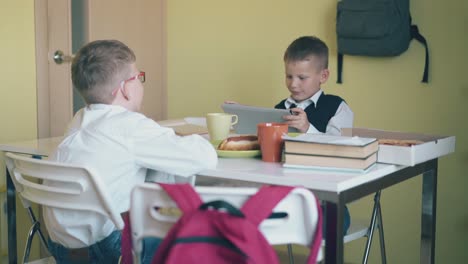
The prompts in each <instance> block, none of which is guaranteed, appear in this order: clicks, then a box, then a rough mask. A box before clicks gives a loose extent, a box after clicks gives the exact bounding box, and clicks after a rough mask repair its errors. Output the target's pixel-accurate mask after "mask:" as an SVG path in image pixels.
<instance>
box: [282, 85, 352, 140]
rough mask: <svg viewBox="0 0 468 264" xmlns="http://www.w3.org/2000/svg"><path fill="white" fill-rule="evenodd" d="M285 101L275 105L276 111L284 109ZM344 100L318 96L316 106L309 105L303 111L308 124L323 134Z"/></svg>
mask: <svg viewBox="0 0 468 264" xmlns="http://www.w3.org/2000/svg"><path fill="white" fill-rule="evenodd" d="M285 101H286V99H284V100H283V101H281V102H280V103H279V104H277V105H275V108H277V109H286V107H285V106H284V102H285ZM343 101H344V100H343V99H342V98H341V97H339V96H336V95H330V94H327V95H326V94H325V93H322V95H320V97H319V99H318V101H317V106H316V107H314V103H312V104H310V105H309V106H308V107H306V109H304V111H305V112H306V114H307V119H309V122H310V123H311V124H312V125H313V126H314V127H315V128H316V129H317V130H318V131H320V132H322V133H325V131H326V130H327V125H328V122H329V121H330V119H331V118H332V117H333V116H334V115H335V113H336V110H338V107H339V106H340V104H341V102H343Z"/></svg>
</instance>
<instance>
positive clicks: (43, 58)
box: [35, 0, 167, 138]
mask: <svg viewBox="0 0 468 264" xmlns="http://www.w3.org/2000/svg"><path fill="white" fill-rule="evenodd" d="M73 1H82V5H81V6H82V7H83V8H84V12H83V15H81V16H80V17H79V18H77V17H73V20H72V15H71V14H72V8H73V7H74V5H73ZM165 12H166V2H165V0H99V1H90V0H47V1H35V13H36V14H35V16H36V64H37V67H36V68H37V88H38V137H39V138H44V137H50V136H60V135H63V133H64V131H65V129H66V126H67V124H68V122H69V121H70V120H71V118H72V115H73V102H74V100H73V96H74V95H73V90H72V84H71V76H70V62H67V61H66V60H65V61H64V62H63V63H62V64H57V63H55V62H54V59H53V57H54V53H55V52H56V51H57V50H61V51H62V52H63V53H64V55H65V56H67V55H70V56H71V54H72V43H73V34H72V26H73V25H72V21H74V22H75V21H76V20H77V19H82V21H81V22H82V23H83V25H85V31H86V36H85V38H86V42H88V41H92V40H97V39H118V40H120V41H122V42H124V43H126V44H127V45H128V46H129V47H130V48H132V49H133V51H134V52H135V54H136V56H137V65H138V67H139V68H140V69H141V70H144V71H145V72H146V76H147V79H146V83H145V98H144V100H143V106H142V112H143V113H144V114H145V115H146V116H148V117H150V118H153V119H155V120H161V119H165V118H166V116H167V112H166V111H167V110H166V108H167V103H166V102H167V94H166V51H165V49H166V47H165V43H166V32H165V28H166V25H165V21H166V19H165ZM73 14H75V12H73ZM75 16H76V15H75ZM75 101H76V100H75Z"/></svg>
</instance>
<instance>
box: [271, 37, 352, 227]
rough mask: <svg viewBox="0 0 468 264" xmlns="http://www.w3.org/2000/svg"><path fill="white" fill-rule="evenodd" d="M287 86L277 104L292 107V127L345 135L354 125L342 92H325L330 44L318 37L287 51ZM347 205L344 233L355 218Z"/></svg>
mask: <svg viewBox="0 0 468 264" xmlns="http://www.w3.org/2000/svg"><path fill="white" fill-rule="evenodd" d="M284 67H285V72H286V86H287V87H288V90H289V92H290V93H291V95H290V96H289V97H288V98H286V99H284V100H283V101H281V102H280V103H279V104H277V105H276V106H275V108H279V109H290V110H291V112H292V113H293V114H292V115H287V116H284V117H283V118H284V119H285V120H286V122H287V123H288V125H289V126H290V127H295V128H297V129H298V130H299V131H300V132H302V133H326V134H332V135H341V128H343V127H352V126H353V118H354V114H353V111H351V109H350V108H349V106H348V105H347V104H346V102H345V101H344V100H343V99H342V98H341V97H339V96H336V95H329V94H327V95H326V94H325V93H324V92H323V91H322V89H321V88H320V86H321V85H322V84H323V83H325V82H326V81H327V79H328V76H330V71H329V70H328V47H327V45H326V44H325V43H324V42H323V41H322V40H320V39H319V38H317V37H313V36H304V37H300V38H298V39H296V40H294V41H293V42H292V43H291V44H290V45H289V47H288V48H287V49H286V52H285V53H284ZM350 218H351V217H350V214H349V211H348V207H345V217H344V223H343V230H344V233H345V234H346V232H347V231H348V228H349V225H350V222H351V219H350Z"/></svg>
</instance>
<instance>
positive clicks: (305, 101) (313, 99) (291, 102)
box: [284, 89, 323, 109]
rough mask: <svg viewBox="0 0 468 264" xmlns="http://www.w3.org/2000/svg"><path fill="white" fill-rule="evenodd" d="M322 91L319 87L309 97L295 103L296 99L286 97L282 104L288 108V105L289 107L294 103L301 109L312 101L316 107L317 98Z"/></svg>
mask: <svg viewBox="0 0 468 264" xmlns="http://www.w3.org/2000/svg"><path fill="white" fill-rule="evenodd" d="M322 93H323V91H322V89H320V90H318V91H317V92H316V93H315V94H314V95H312V96H311V97H310V98H309V99H306V100H304V101H302V102H300V103H297V102H296V100H294V99H292V98H291V97H288V99H286V101H285V102H284V106H285V107H286V109H289V107H291V105H292V104H296V105H297V107H299V108H301V109H306V108H307V107H308V106H309V105H310V104H311V103H312V102H313V103H314V105H315V107H317V102H318V99H319V98H320V95H322Z"/></svg>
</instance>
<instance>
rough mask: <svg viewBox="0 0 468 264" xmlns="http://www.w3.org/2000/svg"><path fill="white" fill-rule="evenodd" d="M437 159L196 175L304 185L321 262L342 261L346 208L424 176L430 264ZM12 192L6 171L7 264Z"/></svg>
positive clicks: (33, 148)
mask: <svg viewBox="0 0 468 264" xmlns="http://www.w3.org/2000/svg"><path fill="white" fill-rule="evenodd" d="M60 139H61V138H49V139H40V140H31V141H25V142H13V143H8V144H0V151H4V152H8V151H9V152H15V153H23V154H28V155H33V156H36V157H42V156H48V155H49V153H51V151H52V150H53V149H54V148H55V147H56V146H57V144H58V143H59V142H60ZM437 164H438V160H437V159H434V160H430V161H427V162H424V163H421V164H417V165H416V166H414V167H405V166H396V165H387V164H377V165H376V166H374V167H373V168H372V169H371V170H370V171H368V172H367V173H364V174H358V173H343V172H341V173H340V172H331V171H317V170H304V169H291V168H283V167H282V166H281V164H279V163H267V162H262V161H261V160H259V159H223V158H222V159H220V160H219V164H218V166H217V168H216V169H213V170H206V171H203V172H201V173H199V175H200V176H205V177H216V178H225V179H231V180H241V181H248V182H257V183H267V184H278V185H292V186H303V187H306V188H308V189H311V190H312V191H313V192H314V193H315V194H316V195H317V197H318V198H320V199H321V200H324V201H326V212H325V214H326V218H327V223H328V224H327V227H326V237H325V243H326V244H325V260H326V263H327V264H328V263H343V237H342V235H341V234H343V215H344V206H345V204H347V203H349V202H352V201H354V200H357V199H360V198H362V197H364V196H367V195H369V194H372V193H375V192H377V191H378V190H382V189H385V188H387V187H390V186H392V185H395V184H398V183H400V182H402V181H405V180H407V179H410V178H412V177H415V176H417V175H420V174H423V188H422V209H421V250H420V254H421V255H420V256H421V261H420V262H421V263H434V251H435V231H436V230H435V228H436V222H435V220H436V200H437V199H436V194H437ZM15 204H16V201H15V190H14V186H13V183H12V182H11V179H10V176H9V174H8V172H7V214H8V220H7V222H8V223H7V224H8V255H9V263H16V262H17V257H16V249H17V246H16V208H15Z"/></svg>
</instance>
